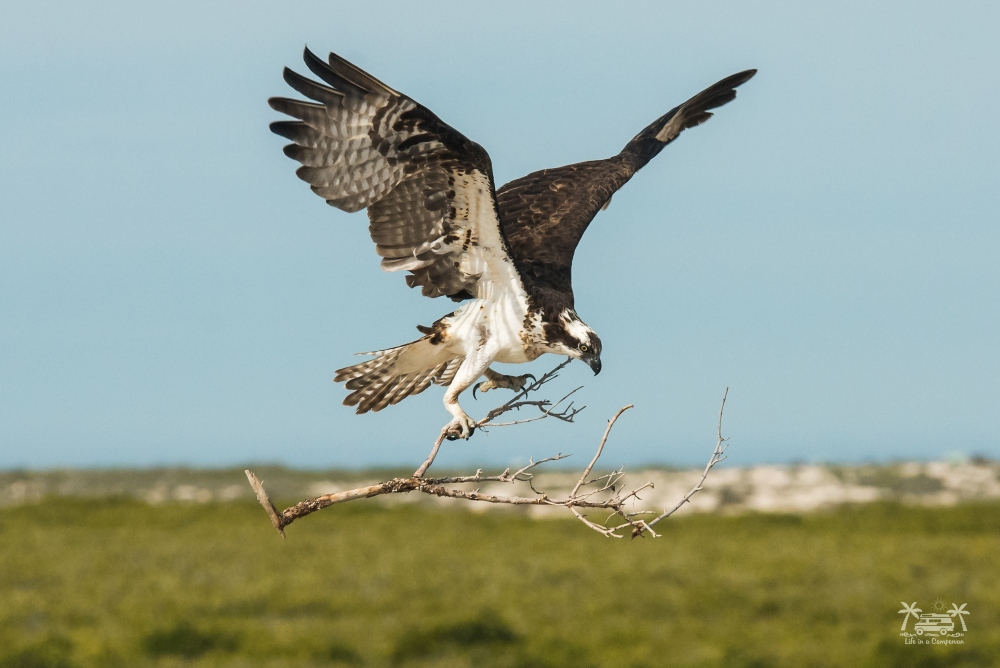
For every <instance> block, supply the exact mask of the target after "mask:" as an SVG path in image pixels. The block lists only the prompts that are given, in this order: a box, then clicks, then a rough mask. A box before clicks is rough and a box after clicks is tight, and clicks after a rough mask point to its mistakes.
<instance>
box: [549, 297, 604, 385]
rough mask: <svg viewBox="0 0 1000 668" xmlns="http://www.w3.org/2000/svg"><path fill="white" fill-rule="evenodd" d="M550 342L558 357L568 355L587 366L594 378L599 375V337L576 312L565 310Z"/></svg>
mask: <svg viewBox="0 0 1000 668" xmlns="http://www.w3.org/2000/svg"><path fill="white" fill-rule="evenodd" d="M555 334H556V335H555V336H550V337H549V338H550V341H551V342H552V343H551V344H550V345H552V347H553V348H555V350H553V352H555V353H557V354H560V355H568V356H570V357H572V358H574V359H578V360H581V361H582V362H585V363H586V364H587V366H589V367H590V368H591V369H592V370H593V372H594V375H595V376H596V375H597V374H599V373H601V337H599V336H598V335H597V332H595V331H594V330H592V329H591V328H590V326H588V325H587V323H585V322H584V321H583V320H580V316H578V315H577V314H576V311H574V310H572V309H566V310H565V311H563V312H562V313H561V314H560V315H559V325H558V331H557V332H556V333H555Z"/></svg>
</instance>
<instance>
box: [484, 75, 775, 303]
mask: <svg viewBox="0 0 1000 668" xmlns="http://www.w3.org/2000/svg"><path fill="white" fill-rule="evenodd" d="M756 72H757V70H747V71H745V72H740V73H739V74H734V75H732V76H730V77H726V78H725V79H723V80H722V81H719V82H718V83H716V84H714V85H712V86H710V87H709V88H706V89H705V90H703V91H702V92H700V93H698V94H697V95H695V96H694V97H692V98H691V99H690V100H688V101H687V102H685V103H684V104H681V105H679V106H677V107H674V108H673V109H671V110H670V111H668V112H667V113H666V114H664V115H663V116H661V117H660V118H658V119H656V120H655V121H653V122H652V123H651V124H650V125H649V126H648V127H646V128H645V129H644V130H643V131H642V132H640V133H639V134H637V135H636V136H635V137H634V138H633V139H632V140H631V141H630V142H629V143H628V144H626V146H625V148H624V149H622V151H621V153H619V154H618V155H616V156H613V157H611V158H607V159H606V160H592V161H589V162H580V163H576V164H573V165H566V166H565V167H555V168H552V169H543V170H541V171H538V172H533V173H531V174H528V175H527V176H522V177H521V178H519V179H517V180H515V181H511V182H510V183H508V184H506V185H504V186H503V187H502V188H500V189H499V190H498V191H497V205H498V207H499V210H500V225H501V228H502V229H503V233H504V237H505V238H506V240H507V244H508V247H509V252H510V256H511V258H512V259H513V260H514V263H515V265H516V266H517V270H518V273H519V274H520V275H521V280H522V281H524V286H525V290H527V292H528V296H529V298H530V299H532V300H533V301H534V302H536V303H537V304H538V305H539V306H540V307H542V308H544V310H545V312H546V313H545V316H546V317H545V318H544V320H545V321H546V322H548V321H551V320H552V318H554V317H555V316H556V315H557V314H558V313H560V312H561V311H562V309H564V308H573V285H572V266H573V255H574V254H575V252H576V247H577V245H578V244H579V243H580V239H581V238H582V237H583V233H584V232H585V231H586V230H587V226H588V225H590V221H592V220H593V219H594V216H596V215H597V213H598V211H600V210H601V209H602V208H603V207H605V206H606V205H607V203H608V202H609V201H610V200H611V196H612V195H614V193H615V192H616V191H617V190H618V189H619V188H621V187H622V186H623V185H625V184H626V183H627V182H628V180H629V179H631V178H632V176H633V175H634V174H635V173H636V172H637V171H639V169H641V168H642V167H643V165H645V164H646V163H647V162H649V161H650V160H652V159H653V158H654V157H655V156H656V155H657V154H658V153H659V152H660V151H662V150H663V148H664V147H665V146H666V145H667V144H669V143H670V142H672V141H673V140H674V139H676V138H677V135H679V134H680V133H681V131H682V130H684V129H685V128H690V127H694V126H696V125H700V124H701V123H704V122H705V121H706V120H708V119H709V118H711V116H712V114H711V112H710V111H709V110H710V109H715V108H716V107H720V106H722V105H724V104H726V103H727V102H729V101H731V100H733V99H734V98H735V97H736V90H735V89H736V87H737V86H739V85H740V84H743V83H745V82H746V81H748V80H749V79H750V78H751V77H752V76H753V75H754V74H756Z"/></svg>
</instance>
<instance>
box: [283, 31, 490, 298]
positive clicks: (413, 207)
mask: <svg viewBox="0 0 1000 668" xmlns="http://www.w3.org/2000/svg"><path fill="white" fill-rule="evenodd" d="M304 59H305V63H306V66H307V67H308V68H309V69H310V70H311V71H312V73H313V74H315V75H316V76H317V77H319V78H320V79H322V80H323V82H325V83H319V82H316V81H313V80H312V79H309V78H307V77H304V76H301V75H299V74H297V73H295V72H293V71H292V70H290V69H287V68H286V69H285V71H284V78H285V81H286V82H287V83H288V85H290V86H291V87H292V88H294V89H295V90H297V91H298V92H299V93H301V94H303V95H305V96H306V97H308V98H310V99H311V100H314V101H315V102H304V101H301V100H292V99H288V98H282V97H276V98H271V99H270V100H268V103H269V104H270V105H271V107H272V108H274V109H275V110H277V111H280V112H282V113H284V114H287V115H289V116H291V117H293V118H295V119H297V120H294V121H278V122H276V123H272V124H271V130H272V131H273V132H275V133H276V134H279V135H281V136H282V137H286V138H288V139H291V140H292V141H293V142H294V143H292V144H289V145H288V146H286V147H285V154H286V155H288V156H289V157H291V158H294V159H295V160H298V161H299V162H301V163H302V166H301V167H299V169H298V171H297V172H296V173H297V174H298V176H299V178H301V179H302V180H304V181H306V182H307V183H309V185H310V186H311V187H312V190H313V192H315V193H316V194H317V195H319V196H320V197H322V198H324V199H325V200H326V201H327V203H328V204H330V205H332V206H335V207H337V208H338V209H342V210H344V211H359V210H360V209H364V208H366V207H367V208H368V218H369V221H370V226H369V228H368V229H369V232H371V237H372V240H373V241H374V242H375V249H376V251H377V252H378V254H379V255H380V256H381V257H382V269H384V270H386V271H400V270H407V271H409V272H410V275H408V276H407V277H406V282H407V283H408V284H409V285H410V287H416V286H418V285H419V286H420V287H421V288H422V292H423V294H424V295H426V296H428V297H439V296H441V295H447V296H449V297H452V298H453V299H456V300H460V299H465V298H468V297H470V296H473V295H475V294H477V288H478V287H479V286H478V283H479V282H480V281H481V280H483V279H484V278H485V279H486V280H488V279H489V278H490V273H491V272H490V267H491V266H494V265H495V264H496V263H497V262H498V261H502V260H505V259H506V251H505V249H504V244H503V241H502V235H501V232H500V226H499V221H498V219H497V214H496V199H495V192H494V185H493V170H492V166H491V164H490V158H489V155H488V154H487V153H486V151H485V150H484V149H483V148H482V147H481V146H479V144H476V143H475V142H472V141H469V140H468V139H466V138H465V137H464V136H463V135H462V134H461V133H459V132H458V131H456V130H455V129H453V128H452V127H450V126H448V125H447V124H445V123H444V122H443V121H441V120H440V119H439V118H438V117H437V116H435V115H434V114H433V113H432V112H431V111H430V110H428V109H426V108H425V107H423V106H421V105H419V104H417V103H416V102H414V101H413V100H411V99H410V98H409V97H407V96H405V95H403V94H401V93H399V92H397V91H395V90H393V89H391V88H389V87H388V86H386V85H385V84H384V83H382V82H381V81H379V80H378V79H376V78H375V77H373V76H371V75H370V74H368V73H366V72H364V71H362V70H361V69H359V68H357V67H356V66H354V65H352V64H351V63H349V62H347V61H346V60H344V59H343V58H341V57H339V56H337V55H335V54H332V53H331V54H330V58H329V61H328V62H324V61H323V60H321V59H319V58H318V57H317V56H316V55H314V54H313V53H312V52H311V51H309V49H306V50H305V54H304Z"/></svg>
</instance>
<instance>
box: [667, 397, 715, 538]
mask: <svg viewBox="0 0 1000 668" xmlns="http://www.w3.org/2000/svg"><path fill="white" fill-rule="evenodd" d="M728 396H729V388H728V387H727V388H726V391H725V393H724V394H723V395H722V406H720V407H719V426H718V431H717V432H716V433H717V434H718V439H717V440H716V442H715V450H714V451H713V452H712V456H711V457H710V458H709V460H708V464H706V465H705V470H704V471H703V472H702V474H701V478H700V479H699V480H698V484H696V485H695V486H694V487H692V488H691V491H689V492H688V493H687V494H685V495H684V496H683V497H682V498H681V500H680V501H678V502H677V505H676V506H674V507H673V508H671V509H670V510H665V511H664V512H663V513H661V514H660V516H659V517H657V518H656V519H654V520H653V521H651V522H649V526H650V527H652V526H653V525H654V524H656V523H657V522H659V521H660V520H665V519H667V518H668V517H670V516H671V515H673V514H674V513H676V512H677V511H678V510H679V509H680V508H681V506H683V505H684V504H685V503H689V502H690V501H691V497H692V496H694V495H695V494H697V493H698V492H700V491H701V490H702V486H703V485H704V484H705V479H706V478H708V472H709V471H711V470H712V469H713V468H714V467H715V465H716V464H718V463H719V462H721V461H723V460H724V459H725V458H726V449H727V448H728V447H729V444H728V440H729V439H727V438H722V412H723V411H725V410H726V397H728Z"/></svg>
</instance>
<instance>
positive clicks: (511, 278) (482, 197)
mask: <svg viewBox="0 0 1000 668" xmlns="http://www.w3.org/2000/svg"><path fill="white" fill-rule="evenodd" d="M457 180H460V181H461V184H459V183H456V186H458V185H461V187H460V188H458V187H457V188H456V191H457V192H459V193H465V194H466V196H465V197H463V198H461V199H462V200H463V201H461V202H460V206H462V207H465V208H466V209H465V211H460V214H462V213H467V216H468V218H467V220H468V221H469V222H470V223H471V229H472V231H473V238H472V241H473V243H472V244H470V245H469V247H468V249H467V250H466V252H465V253H463V255H462V261H461V267H460V268H461V270H462V271H463V272H464V273H466V274H470V275H473V276H479V281H478V282H477V283H476V295H475V297H476V298H475V299H472V300H470V301H469V302H466V303H465V304H464V305H463V306H462V307H461V308H460V309H458V311H456V312H455V313H454V315H453V316H452V317H451V319H450V322H449V326H450V328H449V329H450V332H451V335H452V337H453V340H456V339H457V341H456V344H457V343H458V341H461V345H462V346H463V348H464V349H465V350H469V349H470V346H471V347H479V346H480V345H482V341H483V339H484V335H485V337H486V338H488V339H489V340H490V343H491V344H492V345H495V346H496V347H497V354H496V360H497V361H499V362H510V363H516V362H526V361H528V357H527V356H526V355H525V351H524V342H523V338H522V336H521V333H522V329H523V327H524V319H525V316H526V315H527V313H528V296H527V293H525V291H524V286H523V285H522V284H521V278H520V276H518V274H517V271H516V270H515V269H514V263H513V262H512V261H511V259H510V257H508V255H507V251H506V249H505V248H504V244H503V239H502V237H501V236H500V221H499V220H497V217H496V208H495V207H494V203H493V197H492V193H491V190H490V184H489V179H488V178H487V177H486V175H484V174H482V173H480V172H472V173H470V174H467V175H464V176H460V177H458V179H457ZM459 217H460V218H461V215H460V216H459Z"/></svg>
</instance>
